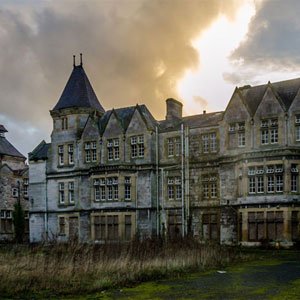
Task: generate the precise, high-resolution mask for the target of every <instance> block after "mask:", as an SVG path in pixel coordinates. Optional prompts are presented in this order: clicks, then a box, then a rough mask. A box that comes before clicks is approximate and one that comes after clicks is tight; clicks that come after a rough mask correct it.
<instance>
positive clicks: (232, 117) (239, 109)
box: [224, 92, 250, 122]
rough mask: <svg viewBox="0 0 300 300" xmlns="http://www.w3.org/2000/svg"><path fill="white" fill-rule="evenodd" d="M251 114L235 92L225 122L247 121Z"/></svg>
mask: <svg viewBox="0 0 300 300" xmlns="http://www.w3.org/2000/svg"><path fill="white" fill-rule="evenodd" d="M249 117H250V114H249V112H248V110H247V107H246V106H245V104H244V102H243V101H242V98H241V96H240V95H239V93H238V92H234V94H233V95H232V97H231V99H230V101H229V103H228V105H227V108H226V110H225V113H224V120H225V121H227V122H239V121H241V120H247V119H248V118H249Z"/></svg>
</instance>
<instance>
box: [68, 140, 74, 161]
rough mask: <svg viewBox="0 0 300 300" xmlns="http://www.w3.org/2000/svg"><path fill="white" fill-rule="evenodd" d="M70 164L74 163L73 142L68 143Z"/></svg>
mask: <svg viewBox="0 0 300 300" xmlns="http://www.w3.org/2000/svg"><path fill="white" fill-rule="evenodd" d="M68 155H69V164H70V165H73V164H74V146H73V144H69V145H68Z"/></svg>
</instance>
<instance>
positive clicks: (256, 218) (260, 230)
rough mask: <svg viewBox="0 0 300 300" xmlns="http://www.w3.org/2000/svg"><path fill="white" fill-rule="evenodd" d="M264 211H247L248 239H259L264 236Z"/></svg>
mask: <svg viewBox="0 0 300 300" xmlns="http://www.w3.org/2000/svg"><path fill="white" fill-rule="evenodd" d="M264 224H265V219H264V212H248V239H249V241H260V240H262V239H264V238H265V225H264Z"/></svg>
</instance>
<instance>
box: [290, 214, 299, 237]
mask: <svg viewBox="0 0 300 300" xmlns="http://www.w3.org/2000/svg"><path fill="white" fill-rule="evenodd" d="M298 213H299V212H298V211H292V240H293V241H297V240H298V239H299V229H298V228H299V219H298Z"/></svg>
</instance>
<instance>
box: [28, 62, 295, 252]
mask: <svg viewBox="0 0 300 300" xmlns="http://www.w3.org/2000/svg"><path fill="white" fill-rule="evenodd" d="M166 107H167V108H166V118H165V120H162V121H157V120H155V118H154V117H153V116H152V115H151V113H150V111H149V110H148V109H147V107H146V106H145V105H136V106H132V107H125V108H118V109H111V110H108V111H105V110H104V108H103V107H102V106H101V104H100V103H99V101H98V99H97V97H96V95H95V93H94V90H93V88H92V86H91V84H90V82H89V80H88V77H87V75H86V73H85V71H84V68H83V66H82V63H81V64H80V65H75V64H74V68H73V71H72V73H71V76H70V78H69V80H68V82H67V84H66V87H65V89H64V91H63V93H62V95H61V97H60V99H59V100H58V102H57V104H56V105H55V106H54V108H53V109H52V110H51V111H50V114H51V117H52V119H53V131H52V134H51V143H48V144H47V143H45V142H44V141H42V142H41V143H40V144H39V145H38V146H37V147H36V149H34V150H33V151H32V152H31V153H30V154H29V161H30V167H29V177H30V186H29V189H30V201H29V202H30V205H31V206H30V240H31V242H38V241H41V240H44V239H47V238H48V239H57V240H59V241H67V240H69V239H72V238H75V237H76V238H78V239H79V240H80V241H82V242H89V241H98V242H101V241H104V240H130V239H131V238H133V237H134V236H136V235H137V236H139V237H148V236H153V235H162V236H166V237H171V238H172V237H176V236H181V235H183V236H185V235H188V234H190V235H193V236H195V237H196V238H198V239H200V240H203V241H206V240H215V241H218V242H220V243H223V244H239V243H240V244H243V245H256V244H258V243H260V242H262V241H264V242H265V241H270V242H280V243H282V244H283V245H286V246H290V245H292V244H293V242H295V241H297V240H298V239H299V217H300V213H299V210H300V206H299V204H300V198H299V180H300V179H299V172H298V169H299V163H300V147H299V145H300V79H292V80H287V81H282V82H276V83H270V82H268V83H267V84H265V85H260V86H253V87H252V86H244V87H240V88H236V89H235V90H234V92H233V95H232V97H231V99H230V101H229V103H228V105H227V108H226V110H225V111H222V112H214V113H205V111H204V112H203V114H199V115H193V116H187V117H183V116H182V104H181V103H180V102H178V101H177V100H174V99H167V100H166Z"/></svg>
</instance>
